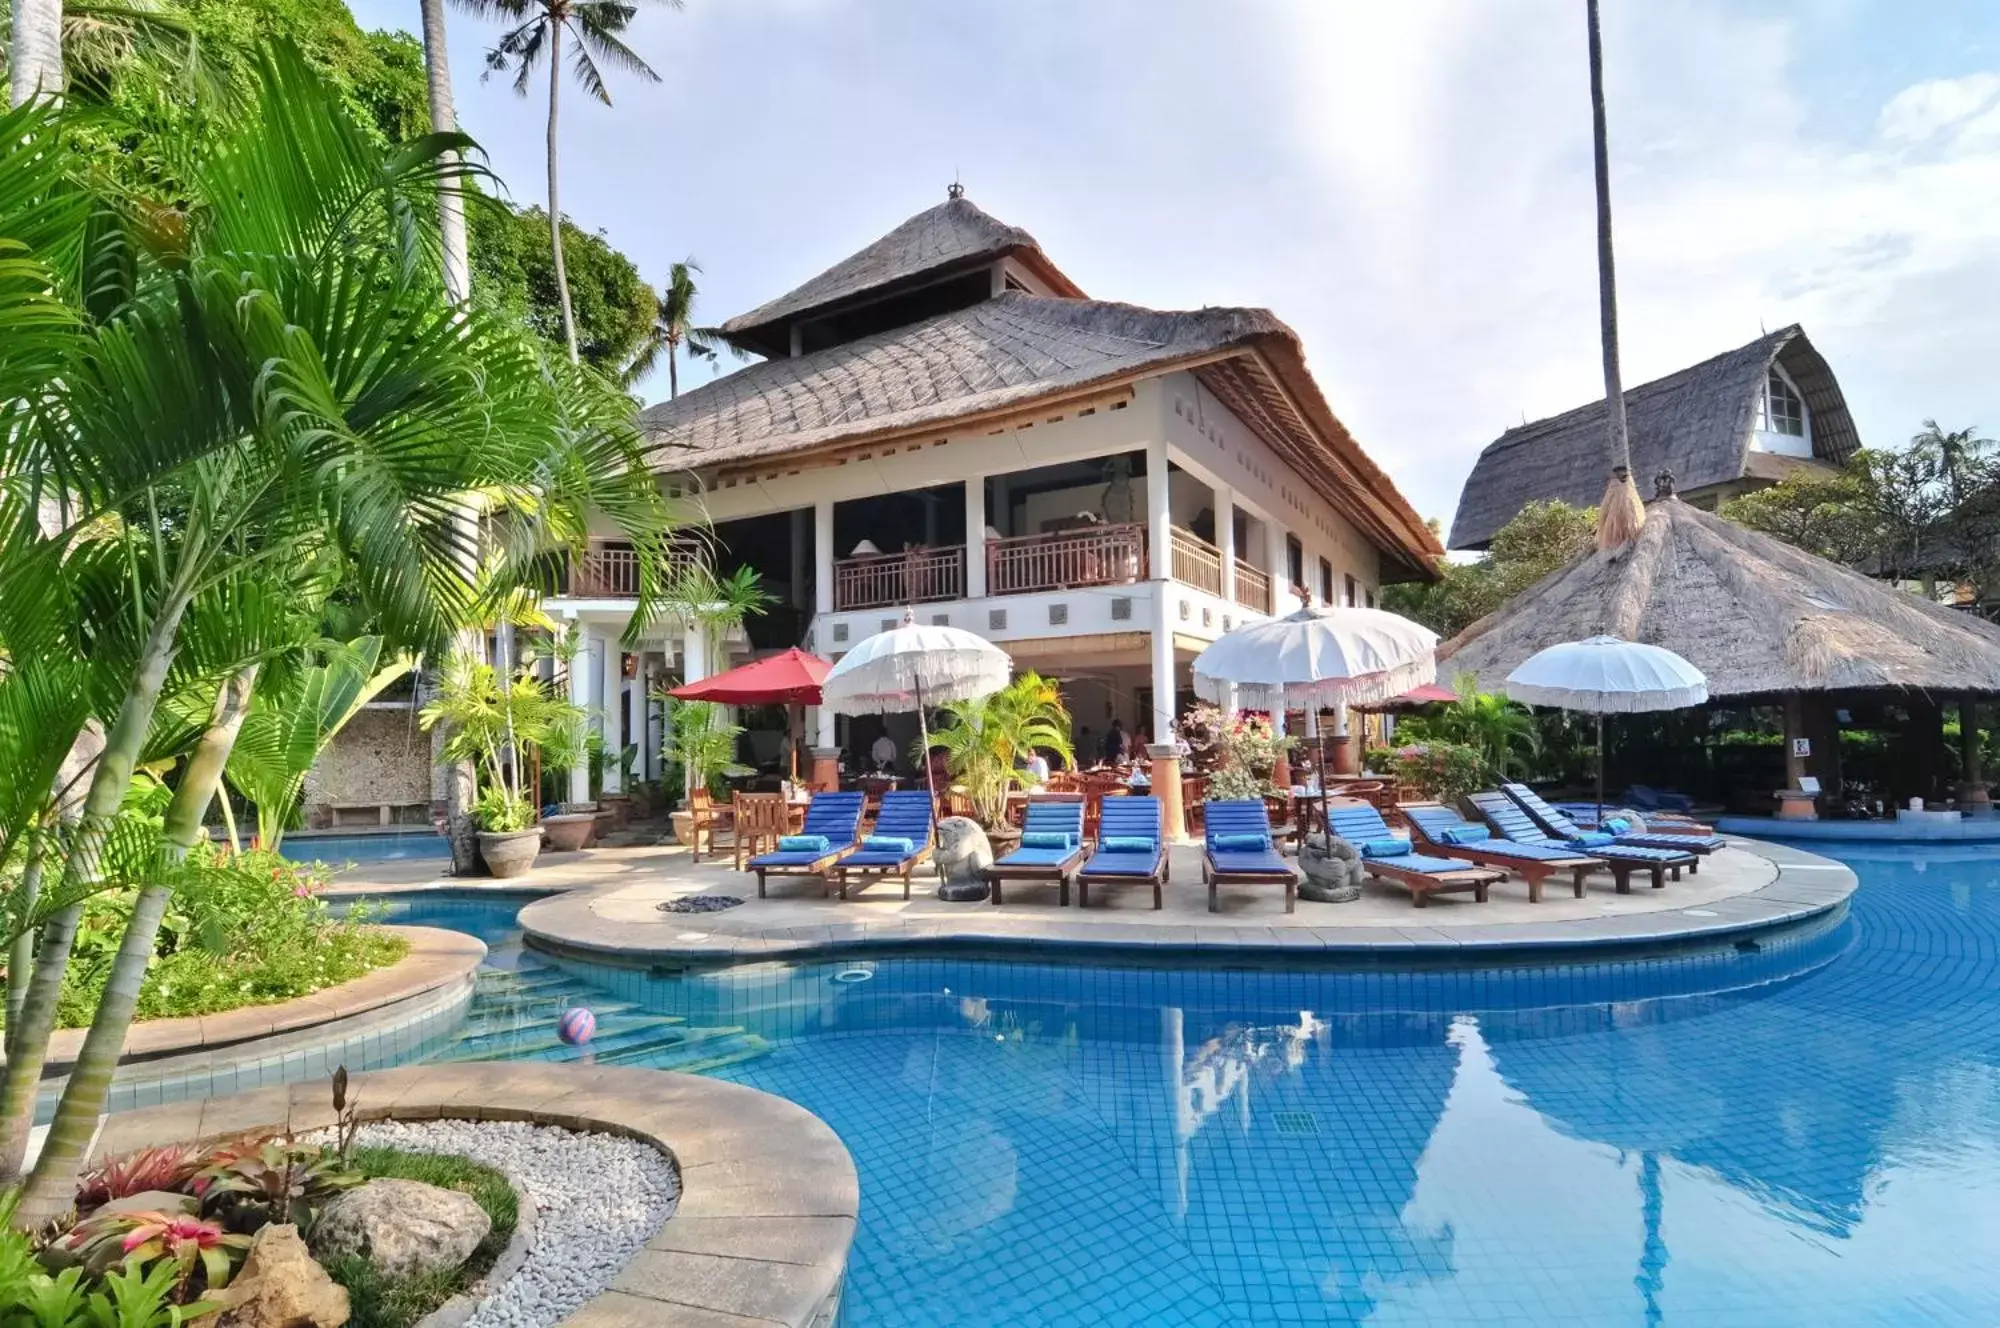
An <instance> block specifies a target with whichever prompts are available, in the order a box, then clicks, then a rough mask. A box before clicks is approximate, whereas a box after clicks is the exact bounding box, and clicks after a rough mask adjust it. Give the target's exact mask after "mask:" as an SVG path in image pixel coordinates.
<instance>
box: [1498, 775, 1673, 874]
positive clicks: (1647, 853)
mask: <svg viewBox="0 0 2000 1328" xmlns="http://www.w3.org/2000/svg"><path fill="white" fill-rule="evenodd" d="M1466 801H1467V802H1469V803H1471V804H1472V806H1473V809H1474V810H1476V811H1477V812H1478V813H1479V814H1480V815H1481V816H1482V817H1484V818H1485V819H1486V823H1487V824H1488V825H1490V826H1492V827H1493V829H1494V831H1495V832H1497V833H1498V834H1499V835H1500V836H1501V837H1502V838H1504V839H1511V840H1513V841H1514V842H1515V843H1516V844H1540V845H1542V846H1543V847H1545V848H1570V847H1571V846H1570V845H1568V844H1565V843H1563V842H1562V841H1560V840H1558V839H1555V838H1554V837H1552V836H1550V835H1549V834H1547V833H1546V832H1544V831H1543V830H1542V829H1541V827H1539V826H1537V825H1536V824H1535V823H1534V822H1533V821H1532V820H1530V819H1529V818H1528V814H1527V813H1526V812H1524V811H1522V810H1521V804H1520V803H1518V802H1515V801H1514V800H1513V799H1512V798H1510V797H1508V796H1507V795H1506V794H1504V793H1502V792H1501V791H1500V790H1498V789H1492V790H1489V791H1487V792H1485V793H1474V794H1470V795H1468V796H1467V798H1466ZM1576 851H1578V852H1587V853H1589V854H1590V856H1591V857H1593V858H1597V859H1599V860H1600V861H1602V862H1603V863H1604V866H1605V869H1606V870H1607V871H1609V872H1610V873H1611V878H1612V880H1613V881H1614V882H1615V883H1616V885H1617V888H1618V893H1619V894H1621V895H1622V894H1630V893H1631V891H1632V873H1633V872H1634V871H1639V870H1643V871H1645V872H1646V873H1647V874H1648V875H1649V876H1651V877H1652V878H1653V888H1654V889H1655V890H1658V889H1660V888H1662V887H1663V886H1665V885H1666V883H1667V874H1668V873H1669V872H1671V873H1673V878H1674V879H1675V880H1676V881H1678V880H1679V879H1680V878H1681V868H1682V867H1689V866H1693V865H1694V863H1695V861H1696V858H1695V856H1694V854H1692V853H1669V852H1667V851H1666V850H1664V849H1657V848H1636V847H1629V846H1626V845H1621V844H1605V845H1602V846H1600V847H1597V848H1591V849H1579V850H1576Z"/></svg>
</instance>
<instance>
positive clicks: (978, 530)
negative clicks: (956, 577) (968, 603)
mask: <svg viewBox="0 0 2000 1328" xmlns="http://www.w3.org/2000/svg"><path fill="white" fill-rule="evenodd" d="M965 597H966V598H967V599H984V598H985V597H986V480H985V477H984V476H979V475H975V476H972V477H971V478H970V479H968V480H966V481H965Z"/></svg>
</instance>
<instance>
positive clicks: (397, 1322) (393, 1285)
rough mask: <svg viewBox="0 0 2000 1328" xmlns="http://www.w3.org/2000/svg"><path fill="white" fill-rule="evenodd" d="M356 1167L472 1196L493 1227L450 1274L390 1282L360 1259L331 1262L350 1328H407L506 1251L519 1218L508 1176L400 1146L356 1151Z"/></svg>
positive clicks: (466, 1160) (379, 1175)
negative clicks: (342, 1289) (347, 1306)
mask: <svg viewBox="0 0 2000 1328" xmlns="http://www.w3.org/2000/svg"><path fill="white" fill-rule="evenodd" d="M354 1169H355V1170H356V1171H359V1172H360V1173H361V1174H362V1175H364V1176H367V1177H368V1178H369V1179H370V1180H375V1179H380V1178H384V1177H387V1178H390V1179H394V1180H418V1181H422V1182H424V1183H425V1184H427V1185H436V1186H438V1187H440V1188H441V1189H447V1190H459V1191H461V1192H463V1193H465V1194H469V1195H471V1196H472V1198H473V1201H474V1202H476V1203H477V1204H478V1205H479V1206H480V1207H481V1208H483V1209H485V1210H486V1216H487V1217H489V1218H491V1219H492V1221H493V1229H492V1230H491V1231H490V1232H488V1233H487V1236H486V1239H485V1240H483V1241H481V1242H480V1243H479V1245H478V1248H476V1249H474V1250H473V1252H472V1257H471V1258H470V1259H468V1260H466V1262H465V1264H464V1265H463V1266H462V1267H459V1268H455V1269H452V1270H451V1271H449V1272H440V1273H427V1274H425V1275H423V1276H420V1277H407V1278H388V1277H383V1276H382V1275H381V1274H380V1273H378V1272H376V1271H375V1269H374V1267H373V1266H372V1265H370V1264H369V1262H368V1261H367V1260H366V1259H363V1258H361V1257H359V1256H355V1255H349V1256H347V1257H344V1258H339V1259H333V1260H329V1261H328V1263H327V1265H326V1271H327V1273H328V1274H329V1275H330V1276H332V1278H333V1280H334V1281H336V1282H338V1283H340V1284H341V1285H342V1286H344V1287H346V1288H347V1295H348V1300H349V1302H350V1305H351V1312H350V1317H349V1318H348V1320H347V1324H348V1328H409V1325H411V1324H413V1323H415V1322H416V1321H417V1320H419V1319H421V1318H423V1317H424V1316H425V1315H426V1314H429V1313H430V1312H431V1311H432V1310H434V1309H436V1308H437V1307H438V1306H440V1305H442V1304H444V1303H445V1302H446V1301H447V1300H450V1299H451V1298H452V1297H453V1296H455V1295H457V1294H458V1293H459V1292H461V1291H463V1290H465V1288H466V1287H468V1286H470V1285H472V1284H473V1283H474V1282H476V1281H477V1280H479V1278H480V1277H481V1276H483V1275H484V1274H485V1272H486V1270H487V1269H489V1268H491V1267H492V1266H493V1261H494V1260H495V1259H497V1258H499V1257H500V1251H501V1250H503V1249H505V1248H506V1247H507V1242H508V1240H509V1239H510V1238H511V1237H512V1236H513V1234H514V1224H515V1222H516V1221H518V1220H519V1218H520V1211H519V1208H518V1205H517V1201H516V1197H515V1194H514V1187H513V1186H512V1185H509V1184H508V1183H507V1178H506V1177H505V1176H503V1175H501V1174H500V1173H499V1172H497V1171H495V1170H494V1169H493V1168H491V1167H488V1166H482V1165H480V1164H479V1163H477V1162H474V1161H472V1160H471V1159H469V1158H463V1157H455V1156H451V1155H448V1154H443V1153H412V1152H405V1151H404V1150H402V1149H398V1148H357V1149H355V1150H354Z"/></svg>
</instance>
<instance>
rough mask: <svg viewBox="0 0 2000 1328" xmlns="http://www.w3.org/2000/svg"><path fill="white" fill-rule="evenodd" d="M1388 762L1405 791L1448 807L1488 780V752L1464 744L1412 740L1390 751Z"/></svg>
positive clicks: (1477, 789)
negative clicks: (1415, 741) (1405, 745)
mask: <svg viewBox="0 0 2000 1328" xmlns="http://www.w3.org/2000/svg"><path fill="white" fill-rule="evenodd" d="M1388 765H1389V768H1390V769H1392V770H1394V771H1395V772H1396V781H1397V783H1398V784H1399V785H1400V786H1401V788H1402V789H1403V790H1404V791H1405V792H1407V793H1413V794H1416V795H1418V796H1420V797H1423V798H1429V799H1433V800H1435V801H1438V802H1442V803H1444V804H1445V805H1446V806H1453V805H1456V803H1457V802H1458V800H1459V799H1460V798H1462V797H1464V796H1465V795H1466V794H1468V793H1476V792H1478V791H1479V790H1480V788H1482V787H1484V786H1485V784H1486V782H1487V780H1486V757H1485V754H1484V753H1483V752H1481V751H1480V750H1479V749H1478V748H1477V747H1468V746H1466V745H1465V744H1464V743H1457V742H1421V743H1411V744H1410V745H1409V746H1407V747H1399V748H1396V749H1394V750H1393V751H1391V752H1389V753H1388Z"/></svg>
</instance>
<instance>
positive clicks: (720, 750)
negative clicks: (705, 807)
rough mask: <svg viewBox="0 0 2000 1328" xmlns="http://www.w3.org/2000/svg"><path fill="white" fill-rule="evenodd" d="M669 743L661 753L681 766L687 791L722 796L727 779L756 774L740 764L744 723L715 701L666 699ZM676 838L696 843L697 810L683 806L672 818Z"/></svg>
mask: <svg viewBox="0 0 2000 1328" xmlns="http://www.w3.org/2000/svg"><path fill="white" fill-rule="evenodd" d="M666 705H667V742H666V746H665V747H664V748H663V749H662V752H661V754H662V755H663V756H664V757H665V759H666V761H667V762H668V764H669V765H670V766H671V765H678V766H679V767H680V768H681V770H682V772H683V774H682V778H683V779H684V781H685V783H684V784H683V787H682V792H683V794H686V793H692V792H693V791H694V790H695V789H706V790H707V791H708V792H709V793H710V794H711V795H719V794H720V793H722V792H724V791H725V790H724V789H723V788H722V787H721V783H722V781H723V780H724V779H731V778H736V777H739V776H742V775H748V774H752V773H754V772H753V771H752V770H751V769H750V767H748V766H745V765H738V764H737V763H736V739H737V737H738V735H740V734H741V733H742V732H743V726H742V725H740V724H732V723H730V722H729V715H728V712H727V711H726V710H724V709H723V708H722V707H721V706H719V705H717V704H716V703H715V702H713V701H681V700H676V699H675V698H673V697H667V698H666ZM672 820H673V825H674V838H675V839H676V840H678V841H679V842H680V843H683V844H691V843H693V842H694V812H693V811H692V810H691V809H690V808H689V807H687V806H685V805H683V806H682V807H681V808H680V809H679V810H677V811H675V812H674V814H673V817H672Z"/></svg>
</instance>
